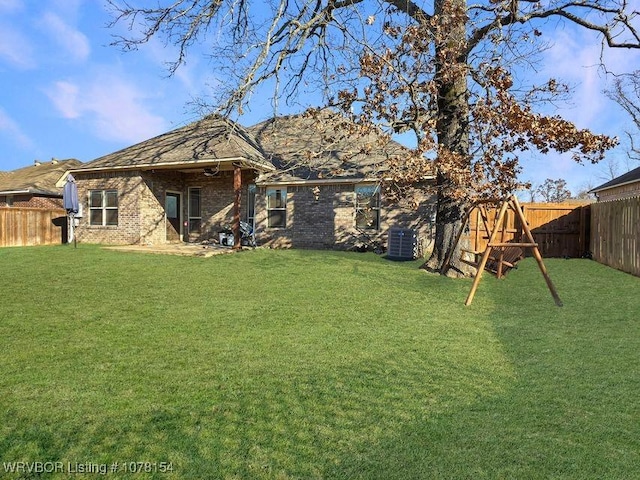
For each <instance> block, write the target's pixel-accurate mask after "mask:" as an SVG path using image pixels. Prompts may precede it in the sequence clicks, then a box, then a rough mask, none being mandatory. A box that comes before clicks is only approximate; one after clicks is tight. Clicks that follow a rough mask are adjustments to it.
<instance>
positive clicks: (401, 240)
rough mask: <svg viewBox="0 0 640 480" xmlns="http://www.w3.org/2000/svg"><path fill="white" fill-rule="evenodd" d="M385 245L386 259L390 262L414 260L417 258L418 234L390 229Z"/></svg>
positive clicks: (408, 229)
mask: <svg viewBox="0 0 640 480" xmlns="http://www.w3.org/2000/svg"><path fill="white" fill-rule="evenodd" d="M387 243H388V247H387V257H388V258H390V259H392V260H414V259H415V258H417V256H418V233H417V232H416V231H415V230H411V229H410V228H392V229H390V230H389V238H388V240H387Z"/></svg>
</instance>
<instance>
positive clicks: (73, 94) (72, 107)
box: [47, 82, 80, 118]
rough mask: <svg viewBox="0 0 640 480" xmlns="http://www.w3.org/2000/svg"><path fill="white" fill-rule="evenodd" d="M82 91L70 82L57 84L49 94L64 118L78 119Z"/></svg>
mask: <svg viewBox="0 0 640 480" xmlns="http://www.w3.org/2000/svg"><path fill="white" fill-rule="evenodd" d="M79 92H80V89H79V88H78V86H77V85H75V84H73V83H70V82H56V83H55V85H54V87H53V88H52V89H51V90H49V91H48V92H47V95H48V96H49V99H50V100H51V101H52V102H53V104H54V106H55V107H56V108H57V109H58V111H59V112H60V113H61V114H62V116H63V117H64V118H78V117H79V116H80V111H79V98H78V95H79Z"/></svg>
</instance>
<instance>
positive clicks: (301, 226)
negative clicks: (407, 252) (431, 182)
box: [256, 183, 434, 250]
mask: <svg viewBox="0 0 640 480" xmlns="http://www.w3.org/2000/svg"><path fill="white" fill-rule="evenodd" d="M315 187H316V185H304V186H288V187H287V203H286V217H287V220H286V227H285V228H268V226H267V214H268V212H267V200H266V190H267V188H269V187H266V186H261V187H259V188H258V189H257V192H256V238H257V241H258V244H259V245H266V246H270V247H273V248H309V249H343V250H344V249H350V248H353V247H354V246H356V245H359V244H363V243H366V242H367V241H375V242H379V243H381V244H382V245H385V246H386V242H387V235H388V233H389V229H390V228H392V227H401V228H410V229H412V230H416V231H418V234H419V237H420V239H421V240H422V242H423V244H426V243H428V241H429V240H430V239H431V235H432V225H431V223H430V220H429V219H430V218H431V213H432V211H433V207H434V199H433V198H429V197H427V196H423V197H422V201H421V202H420V203H419V206H418V208H413V207H411V206H409V205H402V204H398V203H394V204H391V203H389V202H387V201H385V198H384V192H382V199H381V204H380V225H379V228H378V229H377V230H364V231H362V230H359V229H357V228H356V220H355V217H356V204H355V203H356V198H355V197H356V194H355V192H354V184H344V183H342V184H329V185H326V184H324V185H319V186H318V188H319V192H318V199H317V200H316V199H315V195H314V192H313V189H314V188H315Z"/></svg>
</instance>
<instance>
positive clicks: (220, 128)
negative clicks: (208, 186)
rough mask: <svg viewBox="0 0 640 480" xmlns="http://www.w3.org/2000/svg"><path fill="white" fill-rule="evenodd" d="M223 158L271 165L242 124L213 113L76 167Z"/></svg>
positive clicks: (135, 165)
mask: <svg viewBox="0 0 640 480" xmlns="http://www.w3.org/2000/svg"><path fill="white" fill-rule="evenodd" d="M223 160H226V161H230V160H233V161H242V160H244V161H249V162H252V163H253V164H255V165H257V166H262V167H264V168H272V167H271V165H270V164H268V162H267V161H266V159H265V157H264V155H263V153H262V151H261V150H260V147H259V146H258V144H257V143H256V141H255V139H253V137H251V135H249V134H248V133H247V132H246V131H245V130H244V129H243V128H242V127H241V126H239V125H238V124H236V123H235V122H232V121H230V120H227V119H224V118H222V117H219V116H213V115H212V116H208V117H205V118H203V119H202V120H198V121H196V122H193V123H190V124H188V125H186V126H184V127H181V128H177V129H175V130H172V131H170V132H167V133H164V134H162V135H158V136H157V137H154V138H151V139H149V140H145V141H143V142H140V143H138V144H135V145H133V146H131V147H128V148H125V149H122V150H119V151H117V152H114V153H111V154H108V155H105V156H103V157H100V158H97V159H96V160H93V161H91V162H88V163H86V164H84V165H83V166H82V167H81V168H80V169H78V171H82V170H120V169H138V168H142V169H148V168H161V167H176V166H194V165H199V164H205V165H206V164H207V163H209V164H210V163H211V162H215V161H223Z"/></svg>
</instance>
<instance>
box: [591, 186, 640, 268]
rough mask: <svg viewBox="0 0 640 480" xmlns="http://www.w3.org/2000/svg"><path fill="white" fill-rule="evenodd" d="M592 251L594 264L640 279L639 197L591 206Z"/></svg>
mask: <svg viewBox="0 0 640 480" xmlns="http://www.w3.org/2000/svg"><path fill="white" fill-rule="evenodd" d="M591 251H592V254H593V258H594V260H596V261H598V262H600V263H603V264H605V265H608V266H610V267H613V268H617V269H618V270H622V271H623V272H627V273H631V274H633V275H637V276H640V197H635V198H625V199H623V200H615V201H612V202H602V203H594V204H593V205H592V208H591Z"/></svg>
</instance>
